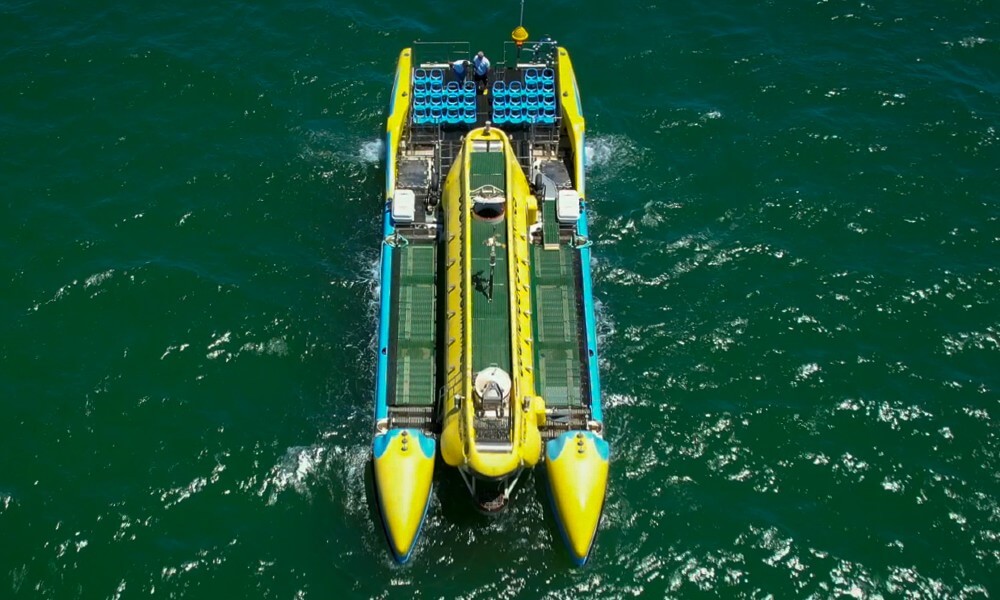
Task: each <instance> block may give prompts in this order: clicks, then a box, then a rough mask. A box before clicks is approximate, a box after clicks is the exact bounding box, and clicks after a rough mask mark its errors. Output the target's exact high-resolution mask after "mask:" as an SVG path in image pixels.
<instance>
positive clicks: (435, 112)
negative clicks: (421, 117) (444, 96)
mask: <svg viewBox="0 0 1000 600" xmlns="http://www.w3.org/2000/svg"><path fill="white" fill-rule="evenodd" d="M443 118H444V112H442V108H441V107H440V106H432V107H431V110H430V113H429V115H428V119H427V122H428V123H440V122H441V120H442V119H443Z"/></svg>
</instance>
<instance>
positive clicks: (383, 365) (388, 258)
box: [375, 201, 395, 421]
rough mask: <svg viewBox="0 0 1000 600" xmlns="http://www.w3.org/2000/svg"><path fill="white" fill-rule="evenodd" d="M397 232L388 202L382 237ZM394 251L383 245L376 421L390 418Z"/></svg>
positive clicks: (383, 211) (384, 211)
mask: <svg viewBox="0 0 1000 600" xmlns="http://www.w3.org/2000/svg"><path fill="white" fill-rule="evenodd" d="M394 232H395V228H393V226H392V205H391V202H389V201H387V202H386V203H385V206H384V208H383V209H382V235H383V236H384V237H389V236H390V235H392V234H393V233H394ZM392 251H393V248H392V246H390V245H389V244H386V243H385V242H383V243H382V259H381V260H382V264H381V267H382V268H381V273H382V275H381V280H380V284H379V287H380V288H381V291H380V296H381V297H380V298H379V318H378V349H377V351H378V370H377V375H376V379H375V420H376V421H377V420H379V419H385V418H387V417H388V416H389V404H388V398H387V397H386V396H387V394H386V392H387V387H388V379H389V376H388V372H389V318H390V314H389V313H390V306H389V304H390V299H391V297H392Z"/></svg>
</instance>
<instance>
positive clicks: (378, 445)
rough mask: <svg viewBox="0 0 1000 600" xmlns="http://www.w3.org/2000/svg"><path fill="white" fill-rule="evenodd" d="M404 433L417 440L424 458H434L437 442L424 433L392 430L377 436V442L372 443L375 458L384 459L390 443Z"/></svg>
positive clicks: (412, 430) (414, 430) (410, 430)
mask: <svg viewBox="0 0 1000 600" xmlns="http://www.w3.org/2000/svg"><path fill="white" fill-rule="evenodd" d="M403 431H406V432H407V435H409V436H410V437H413V438H416V439H417V442H418V443H419V444H420V450H421V451H422V452H423V453H424V458H434V453H435V452H437V441H436V440H435V439H434V438H432V437H428V436H426V435H424V432H422V431H419V430H417V429H406V430H403V429H391V430H389V431H388V432H387V433H383V434H380V435H377V436H375V440H374V441H373V442H372V454H373V455H374V457H375V458H382V455H383V454H385V451H386V450H388V449H389V442H391V441H392V440H393V439H394V438H395V437H396V436H398V435H399V434H401V433H402V432H403Z"/></svg>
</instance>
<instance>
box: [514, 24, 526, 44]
mask: <svg viewBox="0 0 1000 600" xmlns="http://www.w3.org/2000/svg"><path fill="white" fill-rule="evenodd" d="M510 39H512V40H514V43H515V44H517V47H518V48H520V47H521V46H522V45H524V42H525V40H527V39H528V30H527V29H525V28H524V27H522V26H520V25H518V26H517V27H515V28H514V31H512V32H510Z"/></svg>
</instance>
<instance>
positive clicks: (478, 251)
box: [471, 154, 511, 373]
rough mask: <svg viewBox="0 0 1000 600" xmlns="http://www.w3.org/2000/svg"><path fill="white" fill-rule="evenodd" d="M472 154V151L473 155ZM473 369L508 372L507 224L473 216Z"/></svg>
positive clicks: (509, 366) (509, 370)
mask: <svg viewBox="0 0 1000 600" xmlns="http://www.w3.org/2000/svg"><path fill="white" fill-rule="evenodd" d="M473 156H475V154H474V155H473ZM471 230H472V240H471V242H472V244H471V245H472V248H471V250H472V252H471V254H472V371H473V372H474V373H475V372H478V371H479V370H481V369H485V368H487V367H489V366H491V365H496V366H498V367H500V368H501V369H503V370H504V371H507V372H508V373H510V372H511V364H510V296H509V295H510V286H509V284H508V277H507V223H506V222H504V221H501V222H499V223H487V222H484V221H480V220H478V219H472V223H471ZM491 238H492V239H493V240H495V243H496V244H497V245H496V246H495V248H496V265H495V266H494V268H493V295H492V298H493V301H492V302H491V301H490V296H489V285H490V284H489V281H490V243H489V240H490V239H491Z"/></svg>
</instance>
